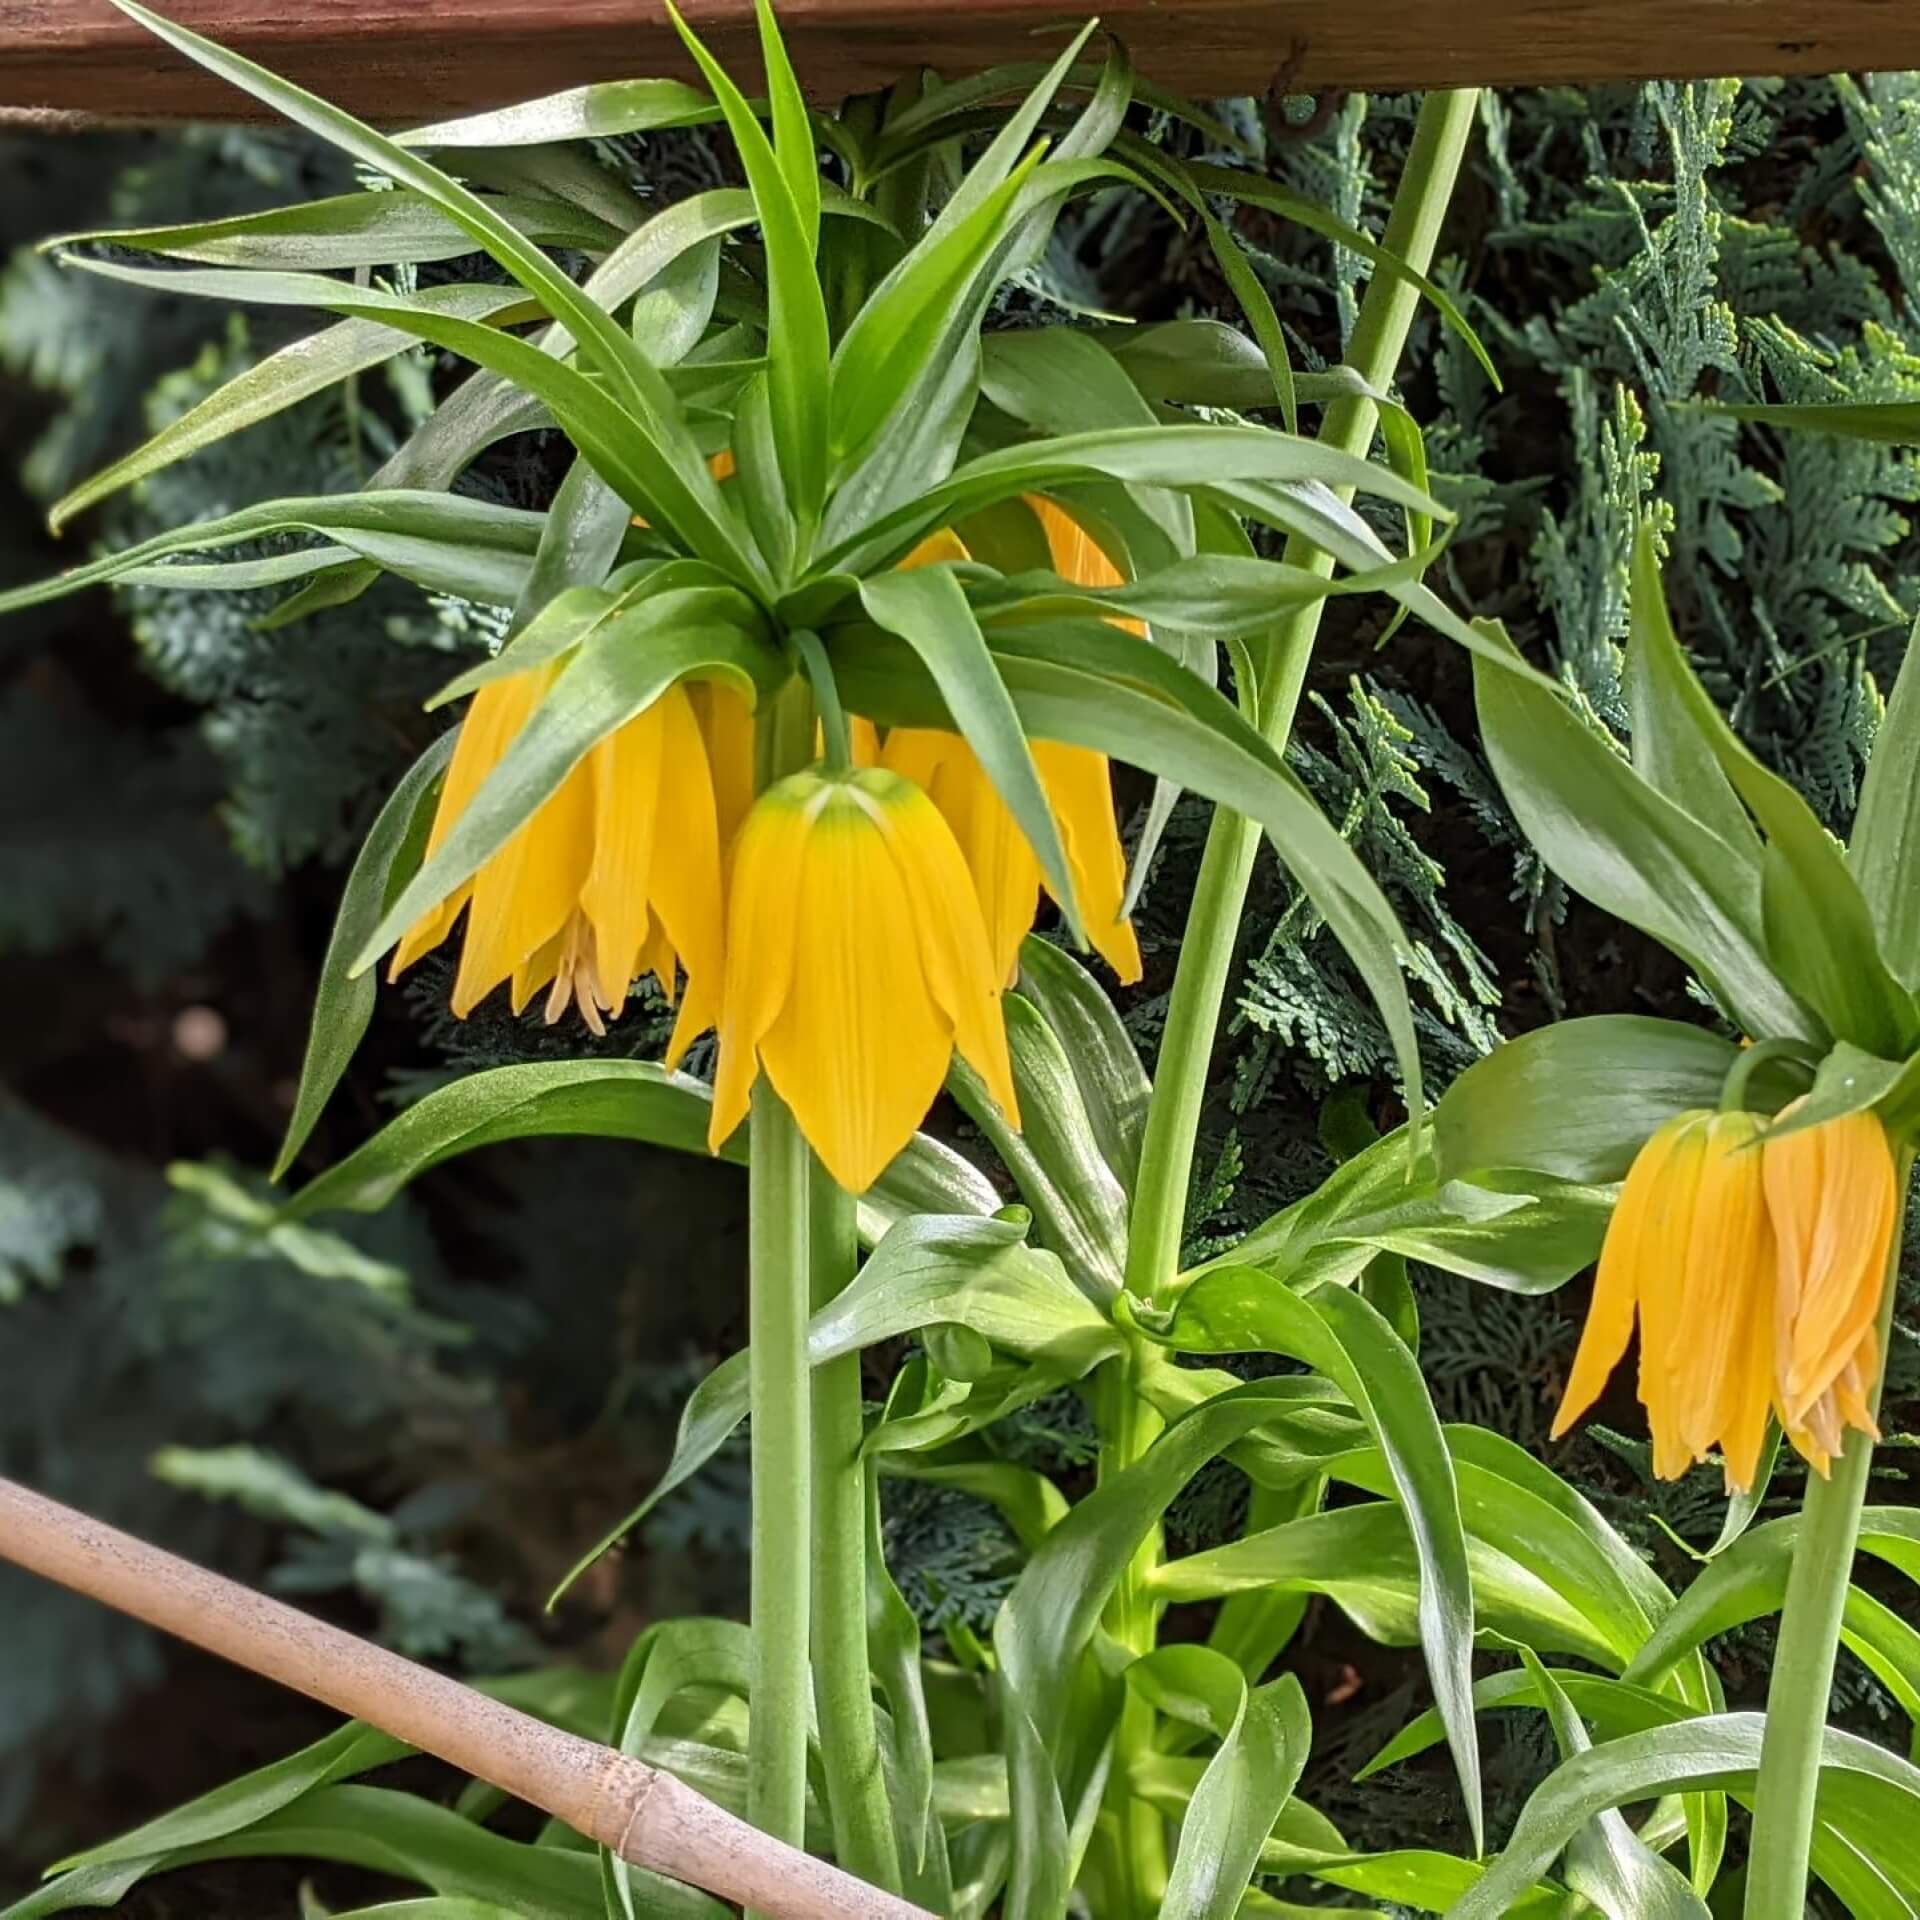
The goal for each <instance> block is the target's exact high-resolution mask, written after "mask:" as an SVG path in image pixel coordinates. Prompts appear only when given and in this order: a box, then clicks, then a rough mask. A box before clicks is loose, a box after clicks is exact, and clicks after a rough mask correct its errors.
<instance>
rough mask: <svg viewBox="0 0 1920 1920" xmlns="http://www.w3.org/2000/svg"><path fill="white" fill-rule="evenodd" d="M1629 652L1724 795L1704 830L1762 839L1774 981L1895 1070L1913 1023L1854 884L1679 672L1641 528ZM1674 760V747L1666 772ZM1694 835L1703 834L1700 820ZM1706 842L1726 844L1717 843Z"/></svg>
mask: <svg viewBox="0 0 1920 1920" xmlns="http://www.w3.org/2000/svg"><path fill="white" fill-rule="evenodd" d="M1633 645H1634V647H1635V648H1637V649H1639V650H1641V651H1642V652H1643V653H1645V654H1647V655H1649V656H1651V659H1652V669H1651V670H1652V672H1653V674H1654V676H1655V681H1656V685H1657V687H1658V689H1659V697H1660V699H1661V701H1662V702H1663V703H1664V704H1666V705H1668V706H1670V707H1673V708H1677V709H1678V710H1679V712H1680V713H1681V714H1683V715H1684V717H1685V721H1686V724H1687V727H1688V728H1689V730H1690V731H1691V733H1692V735H1693V736H1694V738H1693V742H1692V743H1691V744H1692V746H1693V753H1692V755H1691V758H1693V759H1695V760H1698V759H1699V758H1700V757H1701V755H1700V751H1699V749H1700V748H1701V747H1704V748H1705V749H1706V754H1707V756H1708V757H1709V759H1710V762H1712V763H1717V767H1718V771H1719V774H1720V775H1721V779H1722V785H1723V787H1724V789H1725V792H1724V796H1723V798H1721V799H1720V800H1719V802H1718V803H1717V804H1714V803H1713V802H1709V803H1708V804H1710V805H1714V821H1715V823H1718V822H1721V821H1726V820H1727V818H1728V815H1729V812H1730V811H1731V812H1732V813H1735V814H1737V813H1738V810H1739V807H1740V806H1741V805H1744V806H1745V807H1747V808H1748V809H1750V810H1751V812H1752V814H1753V817H1754V818H1755V819H1756V820H1757V821H1758V822H1759V823H1760V827H1761V829H1762V831H1763V832H1764V833H1765V835H1766V848H1765V852H1764V854H1763V855H1762V857H1761V861H1760V894H1761V917H1762V923H1763V926H1764V929H1765V935H1766V946H1767V951H1768V954H1769V956H1770V958H1771V960H1772V963H1773V965H1774V966H1775V967H1776V968H1777V969H1778V971H1779V973H1780V975H1781V978H1782V979H1783V980H1784V981H1785V982H1786V983H1787V985H1788V986H1789V987H1790V988H1791V989H1792V990H1793V991H1794V992H1795V993H1797V994H1798V995H1799V997H1800V998H1801V999H1802V1000H1804V1001H1805V1002H1806V1004H1807V1005H1808V1006H1810V1007H1812V1008H1813V1010H1814V1011H1815V1012H1816V1013H1817V1014H1819V1015H1820V1017H1821V1018H1822V1019H1823V1020H1824V1021H1825V1022H1826V1024H1827V1026H1828V1028H1829V1029H1830V1030H1831V1031H1832V1033H1833V1034H1834V1035H1835V1037H1836V1038H1839V1039H1843V1040H1849V1041H1851V1042H1853V1044H1854V1045H1856V1046H1858V1047H1860V1048H1862V1049H1863V1050H1864V1051H1866V1052H1868V1053H1874V1054H1881V1055H1886V1056H1890V1057H1897V1058H1904V1057H1905V1055H1906V1054H1907V1053H1908V1052H1909V1051H1910V1050H1911V1048H1912V1046H1913V1044H1914V1042H1915V1040H1916V1039H1920V1015H1917V1014H1916V1012H1915V1008H1914V1003H1913V997H1912V995H1911V994H1909V993H1908V992H1907V991H1906V990H1905V989H1904V988H1903V987H1902V986H1901V985H1900V983H1899V982H1898V981H1897V980H1895V979H1894V978H1893V976H1892V975H1891V974H1890V973H1888V971H1887V968H1886V965H1885V963H1884V961H1883V960H1882V959H1881V957H1880V945H1879V941H1878V940H1877V938H1876V937H1875V934H1874V928H1873V916H1872V915H1871V914H1870V913H1869V911H1868V908H1867V903H1866V900H1865V898H1864V897H1863V895H1862V894H1861V891H1860V887H1859V883H1858V882H1857V881H1856V880H1855V879H1854V877H1853V874H1852V872H1851V871H1850V870H1849V869H1848V867H1847V863H1846V861H1845V859H1844V858H1843V857H1842V854H1841V850H1840V848H1839V846H1838V845H1837V844H1836V843H1835V841H1834V840H1833V838H1832V836H1831V835H1830V834H1829V833H1828V832H1827V830H1826V828H1825V827H1823V826H1822V825H1821V824H1820V821H1819V818H1818V816H1816V814H1815V813H1814V811H1813V809H1812V808H1811V807H1810V806H1808V805H1807V803H1806V801H1805V800H1804V799H1802V798H1801V796H1800V794H1799V793H1798V792H1797V791H1796V790H1795V788H1794V787H1793V786H1792V785H1790V784H1789V783H1788V782H1787V781H1785V780H1783V779H1781V778H1780V776H1779V775H1778V774H1777V773H1774V772H1772V771H1771V770H1770V769H1769V768H1767V767H1764V766H1762V765H1761V763H1760V762H1759V760H1757V759H1756V758H1755V757H1754V755H1753V753H1752V752H1751V750H1750V749H1749V748H1748V747H1747V746H1746V744H1745V743H1744V742H1743V741H1742V740H1741V739H1740V738H1739V736H1738V735H1737V734H1736V733H1735V732H1734V731H1733V729H1732V728H1731V727H1730V726H1729V725H1728V724H1727V722H1726V720H1725V719H1724V718H1723V717H1722V716H1721V713H1720V709H1719V708H1718V707H1716V706H1715V705H1714V703H1713V700H1712V697H1711V696H1710V695H1709V694H1708V692H1707V690H1706V688H1705V687H1703V686H1702V685H1701V684H1700V682H1699V680H1698V678H1697V677H1696V676H1695V674H1694V672H1693V670H1692V668H1691V667H1690V666H1688V664H1687V661H1686V657H1685V655H1684V654H1683V653H1682V652H1681V650H1680V641H1679V637H1678V635H1676V634H1675V632H1674V630H1673V623H1672V621H1671V620H1670V619H1669V618H1668V617H1667V605H1666V594H1665V591H1664V589H1663V587H1662V585H1661V580H1660V560H1659V555H1658V553H1657V551H1656V549H1655V546H1654V535H1653V530H1652V528H1651V526H1649V525H1646V524H1643V525H1642V526H1641V528H1640V531H1639V534H1638V537H1637V538H1636V539H1635V542H1634V549H1633ZM1686 757H1688V756H1687V755H1686V751H1685V747H1684V746H1682V747H1678V748H1676V750H1675V751H1674V752H1673V753H1672V754H1671V755H1670V756H1669V761H1670V763H1671V762H1673V761H1679V760H1681V759H1684V758H1686ZM1703 781H1704V775H1702V774H1701V773H1699V772H1698V771H1696V772H1694V773H1692V774H1690V775H1688V776H1687V777H1686V791H1687V792H1688V793H1689V794H1693V795H1697V794H1698V793H1699V791H1700V789H1701V787H1702V785H1703ZM1708 791H1709V792H1710V793H1711V792H1712V791H1713V789H1711V788H1709V789H1708ZM1736 793H1737V794H1738V796H1739V799H1738V801H1737V802H1736V801H1735V800H1734V797H1733V796H1734V795H1735V794H1736ZM1702 824H1703V825H1707V824H1709V823H1708V822H1706V820H1705V819H1704V817H1702ZM1728 824H1729V830H1731V823H1730V822H1729V823H1728ZM1710 830H1714V829H1712V828H1710ZM1716 838H1717V839H1718V841H1719V843H1720V844H1721V845H1725V844H1727V843H1726V841H1725V839H1724V836H1723V835H1721V834H1719V833H1718V832H1717V831H1716ZM1734 844H1735V852H1736V854H1738V853H1739V852H1742V851H1750V850H1751V849H1752V845H1753V834H1752V830H1751V828H1749V829H1748V831H1747V834H1746V837H1745V840H1744V842H1740V841H1736V842H1735V843H1734ZM1757 1037H1760V1036H1756V1038H1757Z"/></svg>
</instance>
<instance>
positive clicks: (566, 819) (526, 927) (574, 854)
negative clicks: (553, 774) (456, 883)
mask: <svg viewBox="0 0 1920 1920" xmlns="http://www.w3.org/2000/svg"><path fill="white" fill-rule="evenodd" d="M592 846H593V776H592V775H591V773H589V772H588V770H587V768H586V767H585V766H579V767H576V768H574V770H573V771H572V772H571V773H570V774H568V775H567V777H566V779H565V780H564V781H562V782H561V784H560V788H559V790H558V791H557V792H556V793H554V794H553V795H552V796H551V797H550V798H549V799H548V800H547V801H545V802H544V804H543V805H542V806H541V807H540V808H539V810H538V811H537V812H536V813H535V814H534V815H533V817H532V818H531V819H530V820H529V821H528V822H527V823H526V824H525V825H524V826H523V827H521V829H520V830H519V832H517V833H516V834H515V835H514V836H513V838H512V839H510V840H509V841H508V842H507V844H506V845H505V846H504V847H502V848H501V849H500V851H499V852H498V853H496V854H495V855H494V856H493V858H492V859H491V860H489V861H488V862H487V863H486V865H485V866H483V867H482V868H481V869H480V871H479V872H478V873H477V874H476V875H475V876H474V882H473V897H472V899H471V901H470V902H469V904H468V908H467V932H466V940H465V944H464V945H463V946H462V948H461V952H460V971H459V973H458V974H457V975H456V976H455V977H454V983H453V1011H454V1014H455V1016H456V1017H457V1018H460V1019H465V1018H466V1016H467V1015H468V1014H469V1013H471V1012H472V1011H473V1009H474V1008H475V1007H476V1006H478V1005H479V1003H480V1002H481V1001H482V1000H483V999H484V998H485V997H486V996H487V995H488V994H489V993H490V992H492V990H493V989H494V988H495V987H496V986H498V985H499V984H500V982H501V981H502V980H506V979H509V978H510V977H511V976H512V975H513V973H514V972H515V970H516V969H518V968H519V967H520V966H522V965H523V963H525V962H526V961H527V960H529V959H530V958H531V957H532V956H533V955H534V954H535V953H536V952H537V951H538V950H539V949H540V948H541V947H543V946H545V945H546V943H547V942H548V941H550V940H551V939H553V937H554V936H555V935H556V934H558V933H559V932H560V931H561V930H562V929H563V928H564V927H565V926H566V924H567V921H568V919H569V917H570V916H571V915H572V914H573V912H574V910H575V908H576V906H577V905H578V903H579V899H580V888H581V885H582V883H583V882H584V881H585V880H586V877H587V867H588V861H589V859H590V857H591V853H592Z"/></svg>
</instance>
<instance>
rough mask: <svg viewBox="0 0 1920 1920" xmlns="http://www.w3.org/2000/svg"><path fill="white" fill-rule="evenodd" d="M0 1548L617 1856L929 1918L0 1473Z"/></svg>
mask: <svg viewBox="0 0 1920 1920" xmlns="http://www.w3.org/2000/svg"><path fill="white" fill-rule="evenodd" d="M0 1558H4V1559H7V1560H11V1561H14V1562H15V1563H16V1564H18V1565H19V1566H22V1567H25V1568H26V1569H27V1570H28V1571H29V1572H31V1573H37V1574H39V1575H41V1576H42V1577H43V1578H44V1579H48V1580H52V1581H55V1582H57V1583H58V1584H59V1585H61V1586H63V1587H71V1588H72V1589H73V1590H74V1591H75V1592H76V1593H83V1594H85V1595H87V1597H88V1598H89V1599H93V1600H99V1601H101V1602H103V1603H104V1604H105V1605H107V1606H110V1607H114V1608H117V1609H118V1610H119V1611H120V1612H122V1613H128V1614H131V1615H133V1617H134V1618H135V1619H137V1620H144V1621H145V1622H146V1623H147V1625H149V1626H151V1627H157V1628H159V1629H160V1630H161V1631H162V1632H163V1633H170V1634H174V1635H176V1636H177V1637H178V1638H180V1639H182V1640H186V1641H190V1642H191V1643H192V1644H193V1645H194V1646H196V1647H201V1648H204V1649H205V1650H206V1651H207V1652H208V1653H216V1654H218V1655H220V1657H221V1658H222V1659H225V1660H231V1661H233V1662H234V1663H235V1664H236V1665H239V1666H243V1667H246V1668H249V1669H250V1670H251V1671H253V1672H254V1673H259V1674H264V1675H265V1676H266V1677H267V1678H268V1679H269V1680H277V1681H278V1682H279V1683H280V1684H281V1685H282V1686H285V1687H291V1688H293V1689H294V1691H295V1692H297V1693H304V1694H306V1695H307V1696H308V1697H309V1698H311V1699H314V1700H318V1701H320V1702H321V1703H322V1704H323V1705H325V1706H329V1707H333V1708H335V1709H336V1710H337V1711H339V1712H341V1713H344V1714H348V1715H350V1716H351V1717H353V1718H354V1719H357V1720H364V1721H366V1722H367V1724H368V1725H369V1726H374V1727H378V1728H379V1729H380V1730H381V1732H383V1733H387V1734H391V1735H392V1736H393V1737H394V1738H395V1739H396V1740H404V1741H405V1742H406V1743H407V1744H408V1745H409V1746H412V1747H419V1748H420V1749H421V1750H422V1751H423V1752H426V1753H431V1754H434V1755H436V1756H437V1757H438V1758H440V1759H442V1760H445V1761H447V1762H448V1763H449V1764H450V1765H452V1766H455V1767H458V1768H459V1769H460V1770H461V1771H462V1772H463V1773H470V1774H472V1775H473V1776H474V1777H475V1778H476V1779H480V1780H485V1781H486V1782H488V1784H489V1785H491V1786H495V1787H499V1788H500V1789H501V1790H502V1791H503V1792H506V1793H510V1794H512V1795H513V1796H514V1797H515V1798H516V1799H519V1800H525V1801H527V1802H529V1803H530V1804H532V1805H533V1806H536V1807H538V1808H540V1809H541V1811H542V1812H545V1813H550V1814H552V1815H554V1816H555V1817H556V1818H557V1819H560V1820H563V1821H565V1822H566V1824H567V1825H568V1826H570V1827H572V1828H574V1829H575V1830H576V1831H577V1832H579V1833H582V1834H584V1835H585V1836H586V1837H587V1838H588V1839H590V1840H595V1841H598V1842H599V1843H600V1845H602V1846H604V1847H610V1848H611V1849H612V1850H613V1851H614V1852H615V1853H617V1854H618V1855H619V1856H620V1858H621V1859H623V1860H626V1861H630V1862H631V1863H632V1864H633V1865H634V1866H637V1867H646V1868H649V1869H650V1870H651V1871H653V1872H655V1873H661V1874H665V1875H667V1876H668V1877H669V1878H671V1879H675V1880H682V1881H685V1882H686V1883H687V1884H688V1885H690V1886H695V1887H700V1888H703V1889H704V1890H705V1891H707V1892H708V1893H714V1894H718V1895H720V1896H721V1897H722V1898H723V1899H727V1900H734V1901H738V1902H739V1903H741V1904H742V1905H744V1906H751V1907H755V1908H758V1909H759V1910H760V1911H761V1912H763V1913H768V1914H773V1915H777V1916H779V1920H933V1916H931V1915H930V1914H928V1913H927V1912H926V1911H925V1909H924V1908H921V1907H916V1906H913V1905H911V1904H910V1903H909V1902H907V1901H905V1900H900V1899H897V1898H895V1897H894V1895H892V1894H890V1893H883V1892H881V1891H880V1890H879V1889H878V1888H875V1887H870V1886H868V1885H867V1884H866V1883H865V1882H864V1881H862V1880H856V1879H854V1878H853V1876H852V1875H850V1874H846V1873H842V1872H841V1871H840V1870H839V1869H838V1868H837V1867H832V1866H829V1865H828V1864H827V1863H826V1862H825V1861H823V1860H816V1859H814V1858H813V1857H812V1855H810V1854H807V1853H803V1852H801V1851H800V1850H799V1849H798V1848H796V1847H790V1846H788V1845H786V1844H785V1843H784V1842H782V1841H779V1840H774V1839H771V1838H770V1837H769V1836H768V1835H766V1834H764V1833H761V1832H760V1831H759V1830H758V1829H757V1828H755V1827H751V1826H749V1825H748V1824H747V1822H746V1821H744V1820H742V1819H739V1818H738V1817H737V1816H735V1815H734V1814H731V1813H729V1812H727V1810H726V1809H725V1808H724V1807H720V1806H716V1805H715V1804H714V1803H713V1802H712V1801H711V1800H709V1799H707V1798H706V1796H705V1795H704V1794H700V1793H696V1792H695V1791H694V1790H693V1789H692V1788H691V1787H689V1786H687V1785H685V1784H684V1783H683V1782H681V1781H679V1780H676V1779H675V1778H674V1777H673V1775H672V1774H670V1773H663V1772H661V1771H660V1769H659V1768H657V1767H650V1766H648V1765H646V1764H645V1763H644V1762H643V1761H640V1760H635V1759H632V1758H630V1757H629V1756H628V1755H626V1754H623V1753H617V1752H615V1751H614V1750H613V1749H612V1748H611V1747H603V1746H601V1745H599V1744H598V1743H597V1742H596V1741H592V1740H583V1739H581V1738H580V1737H579V1736H578V1735H577V1734H571V1733H565V1732H562V1731H561V1730H560V1729H559V1728H557V1727H550V1726H548V1725H547V1724H546V1723H545V1722H544V1721H542V1720H536V1719H535V1718H534V1717H533V1716H532V1715H531V1714H526V1713H522V1712H520V1711H519V1710H518V1709H517V1708H514V1707H509V1706H506V1705H504V1704H503V1703H502V1702H500V1701H498V1700H493V1699H489V1698H488V1697H487V1695H485V1694H483V1693H478V1692H476V1691H475V1690H474V1689H473V1688H472V1687H468V1686H463V1685H462V1684H461V1683H460V1682H459V1681H457V1680H451V1679H449V1678H448V1677H447V1676H446V1675H445V1674H441V1673H435V1672H434V1671H433V1669H432V1668H430V1667H423V1666H419V1665H417V1664H416V1663H415V1662H413V1661H411V1660H406V1659H402V1658H401V1656H400V1655H399V1654H397V1653H390V1652H388V1651H387V1649H386V1648H384V1647H376V1646H374V1645H372V1644H371V1643H370V1642H368V1641H365V1640H362V1639H360V1638H359V1637H358V1636H357V1635H354V1634H351V1633H346V1632H343V1631H342V1630H341V1629H340V1628H338V1627H334V1626H329V1625H328V1624H327V1623H326V1622H325V1621H323V1620H316V1619H314V1618H312V1617H311V1616H310V1615H308V1614H304V1613H301V1612H300V1611H298V1610H297V1609H296V1608H293V1607H289V1606H287V1605H285V1604H284V1603H283V1602H281V1601H278V1600H270V1599H268V1598H267V1597H266V1596H265V1595H264V1594H259V1593H255V1592H254V1591H253V1590H252V1589H251V1588H249V1587H243V1586H241V1585H239V1583H238V1582H236V1581H233V1580H228V1579H225V1578H223V1577H222V1576H221V1575H219V1574H217V1573H209V1572H208V1571H207V1570H206V1569H205V1568H204V1567H196V1566H194V1565H192V1564H191V1563H190V1562H189V1561H186V1560H182V1559H180V1558H178V1557H177V1556H176V1555H174V1554H171V1553H166V1552H163V1551H162V1550H161V1549H160V1548H158V1547H153V1546H149V1545H148V1544H147V1543H146V1542H145V1541H143V1540H136V1539H134V1538H133V1537H132V1535H130V1534H125V1533H121V1532H119V1531H118V1530H117V1529H115V1528H113V1527H109V1526H106V1525H104V1524H102V1523H101V1522H100V1521H98V1520H93V1519H89V1518H88V1517H87V1515H85V1514H83V1513H76V1512H75V1511H74V1510H73V1509H72V1508H71V1507H63V1506H61V1505H60V1504H59V1503H58V1502H56V1501H53V1500H48V1499H46V1498H45V1497H44V1496H42V1495H40V1494H37V1493H30V1492H28V1490H27V1489H26V1488H25V1487H22V1486H17V1485H15V1484H14V1483H13V1482H12V1481H10V1480H0Z"/></svg>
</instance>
